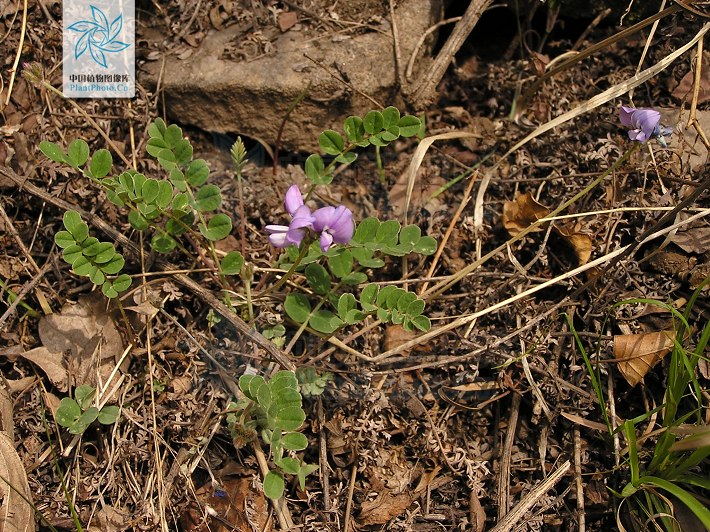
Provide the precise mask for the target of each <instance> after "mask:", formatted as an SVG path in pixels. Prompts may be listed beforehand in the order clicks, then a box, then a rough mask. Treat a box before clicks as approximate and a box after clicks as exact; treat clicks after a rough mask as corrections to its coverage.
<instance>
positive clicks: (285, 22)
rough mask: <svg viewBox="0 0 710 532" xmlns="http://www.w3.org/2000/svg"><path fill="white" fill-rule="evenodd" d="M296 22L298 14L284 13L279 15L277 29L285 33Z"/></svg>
mask: <svg viewBox="0 0 710 532" xmlns="http://www.w3.org/2000/svg"><path fill="white" fill-rule="evenodd" d="M297 22H298V13H296V12H295V11H284V12H283V13H281V14H280V15H279V29H280V30H281V31H282V32H286V31H288V30H290V29H291V28H293V27H294V26H295V25H296V23H297Z"/></svg>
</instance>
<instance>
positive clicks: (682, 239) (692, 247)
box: [673, 226, 710, 255]
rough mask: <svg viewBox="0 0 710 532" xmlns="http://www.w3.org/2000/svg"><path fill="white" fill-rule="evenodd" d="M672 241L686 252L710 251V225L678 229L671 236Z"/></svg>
mask: <svg viewBox="0 0 710 532" xmlns="http://www.w3.org/2000/svg"><path fill="white" fill-rule="evenodd" d="M673 243H674V244H675V245H676V246H678V247H679V248H680V249H682V250H683V251H685V252H686V253H697V254H698V255H703V254H705V253H707V252H709V251H710V227H708V226H697V227H690V228H688V229H686V230H685V231H678V232H677V233H676V234H675V235H674V236H673Z"/></svg>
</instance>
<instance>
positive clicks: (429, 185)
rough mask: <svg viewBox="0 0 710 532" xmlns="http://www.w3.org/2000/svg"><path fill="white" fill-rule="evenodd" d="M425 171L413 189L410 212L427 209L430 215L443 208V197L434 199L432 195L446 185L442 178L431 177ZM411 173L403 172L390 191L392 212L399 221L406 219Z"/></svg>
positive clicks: (437, 176) (418, 177)
mask: <svg viewBox="0 0 710 532" xmlns="http://www.w3.org/2000/svg"><path fill="white" fill-rule="evenodd" d="M425 174H426V172H425V171H424V170H422V171H421V172H420V175H418V176H417V181H416V182H415V183H414V187H413V188H412V197H411V200H410V204H409V212H410V213H412V212H417V210H418V209H422V208H423V209H426V210H427V211H429V212H430V213H433V212H436V211H438V210H439V209H441V208H442V203H441V196H437V197H436V198H432V197H431V195H432V194H434V192H436V191H437V190H439V189H440V188H441V187H442V186H444V185H445V184H446V181H445V180H444V179H443V178H442V177H441V176H440V175H436V176H431V175H428V174H426V175H425ZM408 178H409V172H403V173H402V174H401V175H400V176H399V177H398V178H397V181H396V182H395V183H394V185H392V188H390V191H389V195H388V196H389V202H390V207H391V208H392V212H393V214H394V216H395V217H396V218H397V219H402V218H403V217H404V208H405V204H406V200H407V185H408Z"/></svg>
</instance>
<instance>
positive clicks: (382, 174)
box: [375, 146, 386, 187]
mask: <svg viewBox="0 0 710 532" xmlns="http://www.w3.org/2000/svg"><path fill="white" fill-rule="evenodd" d="M375 160H376V161H377V172H378V173H379V175H380V184H381V185H382V186H383V187H384V186H385V184H386V183H385V167H384V165H383V164H382V154H381V153H380V147H379V146H375Z"/></svg>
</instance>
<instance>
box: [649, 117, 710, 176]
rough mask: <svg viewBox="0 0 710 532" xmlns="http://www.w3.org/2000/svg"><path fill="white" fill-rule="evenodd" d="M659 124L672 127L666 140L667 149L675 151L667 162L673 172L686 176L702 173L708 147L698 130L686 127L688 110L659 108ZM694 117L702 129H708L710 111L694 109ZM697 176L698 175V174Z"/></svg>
mask: <svg viewBox="0 0 710 532" xmlns="http://www.w3.org/2000/svg"><path fill="white" fill-rule="evenodd" d="M659 111H660V113H661V124H664V125H667V126H669V127H673V128H674V130H673V135H671V137H670V140H669V142H668V149H670V150H671V151H672V152H674V153H675V157H673V158H672V159H671V161H670V162H669V164H670V168H671V169H672V170H673V172H674V173H675V174H678V175H683V176H685V178H686V179H687V178H688V176H689V175H690V176H692V175H694V174H699V173H702V171H703V168H704V167H705V165H706V164H707V162H708V149H707V148H706V147H705V145H704V144H703V142H702V139H701V138H700V136H699V135H698V132H697V131H696V130H695V128H694V127H693V126H692V125H691V126H690V127H689V128H687V129H686V127H685V125H686V124H687V122H688V113H689V111H688V110H687V109H686V110H683V112H682V113H681V112H680V111H679V110H678V109H669V108H660V109H659ZM695 118H696V119H697V120H698V125H699V126H700V129H701V130H702V131H710V111H701V110H699V111H696V113H695ZM698 177H699V176H698Z"/></svg>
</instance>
